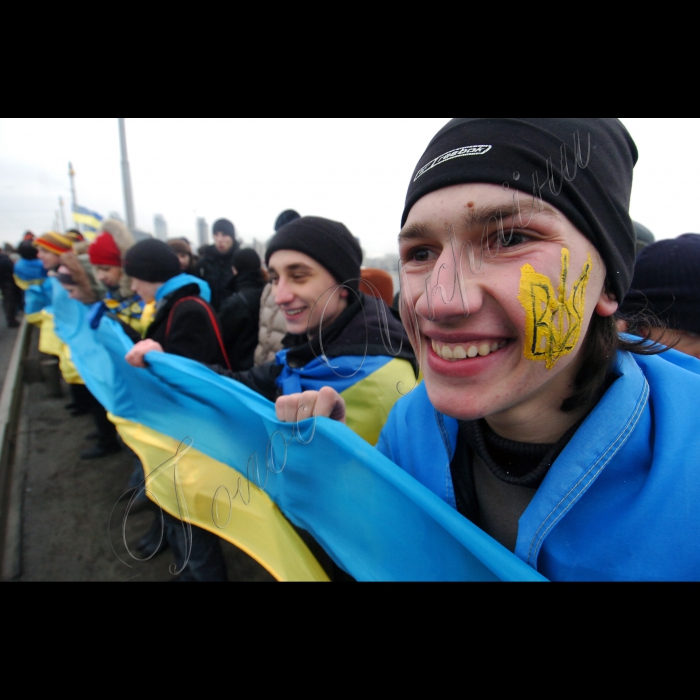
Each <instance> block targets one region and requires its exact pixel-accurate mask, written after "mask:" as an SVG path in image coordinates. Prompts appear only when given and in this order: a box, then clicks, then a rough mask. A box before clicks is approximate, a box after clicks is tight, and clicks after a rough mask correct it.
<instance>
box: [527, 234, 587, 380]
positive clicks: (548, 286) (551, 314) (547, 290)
mask: <svg viewBox="0 0 700 700" xmlns="http://www.w3.org/2000/svg"><path fill="white" fill-rule="evenodd" d="M592 268H593V263H592V262H591V256H590V254H589V255H588V256H587V260H586V262H585V264H584V266H583V270H582V272H581V275H580V277H579V278H578V279H577V280H576V282H574V284H573V286H572V288H571V293H570V294H569V298H568V299H567V298H566V279H567V277H568V274H569V251H568V250H567V249H566V248H562V251H561V279H560V280H559V288H558V289H557V290H556V291H555V289H554V285H553V284H552V283H551V281H550V279H549V277H547V276H546V275H543V274H540V273H539V272H535V270H534V268H533V267H532V266H531V265H524V266H523V267H522V269H521V276H520V294H519V295H518V300H519V301H520V303H521V304H522V306H523V309H525V316H526V321H525V347H524V348H523V353H524V355H525V357H526V358H527V359H528V360H535V361H544V362H545V363H546V367H547V369H552V367H554V365H555V363H556V362H557V360H559V358H560V357H563V356H564V355H568V354H569V353H570V352H571V351H572V350H573V349H574V347H576V343H577V342H578V339H579V335H580V334H581V325H582V322H583V311H584V308H585V305H586V285H587V284H588V280H589V278H590V275H591V270H592Z"/></svg>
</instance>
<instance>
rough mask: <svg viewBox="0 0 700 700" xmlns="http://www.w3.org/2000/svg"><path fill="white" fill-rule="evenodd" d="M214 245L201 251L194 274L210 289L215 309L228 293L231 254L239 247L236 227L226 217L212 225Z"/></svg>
mask: <svg viewBox="0 0 700 700" xmlns="http://www.w3.org/2000/svg"><path fill="white" fill-rule="evenodd" d="M212 233H213V235H214V245H211V246H207V247H205V248H204V249H203V250H202V251H201V257H200V259H199V260H198V261H197V263H196V266H195V269H196V274H197V275H198V276H199V277H201V278H202V279H203V280H205V281H206V282H207V284H208V285H209V288H210V289H211V305H212V306H213V307H214V309H215V310H216V311H218V310H219V309H220V308H221V304H222V303H223V301H224V299H226V297H227V296H228V295H229V293H230V292H229V290H228V287H229V284H230V282H231V279H232V278H233V272H232V270H231V268H232V267H233V256H234V255H235V253H236V251H238V250H239V249H240V247H241V244H240V242H239V241H238V240H236V227H235V226H234V225H233V224H232V223H231V222H230V221H229V220H228V219H218V220H217V221H215V222H214V224H213V226H212Z"/></svg>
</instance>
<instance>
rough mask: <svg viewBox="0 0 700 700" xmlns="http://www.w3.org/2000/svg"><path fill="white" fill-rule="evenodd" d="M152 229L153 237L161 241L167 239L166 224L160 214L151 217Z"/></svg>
mask: <svg viewBox="0 0 700 700" xmlns="http://www.w3.org/2000/svg"><path fill="white" fill-rule="evenodd" d="M153 230H154V231H155V237H156V238H158V239H160V240H161V241H167V240H168V224H167V223H166V221H165V219H164V218H163V215H162V214H156V215H155V216H154V217H153Z"/></svg>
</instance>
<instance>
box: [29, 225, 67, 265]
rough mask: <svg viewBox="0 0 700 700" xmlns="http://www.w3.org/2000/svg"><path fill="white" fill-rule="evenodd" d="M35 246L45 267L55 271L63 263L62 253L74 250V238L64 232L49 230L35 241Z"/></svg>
mask: <svg viewBox="0 0 700 700" xmlns="http://www.w3.org/2000/svg"><path fill="white" fill-rule="evenodd" d="M34 247H35V248H36V249H37V257H38V258H39V260H41V262H42V264H43V265H44V268H46V269H47V270H49V271H51V270H53V271H55V270H57V269H58V266H59V265H60V264H61V259H60V258H61V255H63V254H64V253H68V252H70V251H71V250H73V239H72V238H70V237H69V236H66V235H65V234H63V233H57V232H56V231H49V232H48V233H44V234H42V235H41V236H39V238H37V239H36V240H35V241H34Z"/></svg>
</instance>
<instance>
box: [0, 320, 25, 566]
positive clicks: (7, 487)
mask: <svg viewBox="0 0 700 700" xmlns="http://www.w3.org/2000/svg"><path fill="white" fill-rule="evenodd" d="M31 335H32V326H30V325H29V324H27V322H26V321H22V325H21V327H20V329H19V332H18V334H17V338H16V340H15V346H14V348H13V350H12V356H11V358H10V364H9V366H8V368H7V373H6V375H5V381H4V384H3V387H2V395H0V548H1V550H0V563H2V579H3V580H7V579H12V578H16V577H17V576H19V544H20V543H19V537H18V533H19V518H20V512H19V511H20V503H19V502H17V498H16V496H17V484H14V483H13V479H12V466H13V461H14V460H13V458H14V454H15V446H16V440H17V423H18V421H19V414H20V402H21V398H22V388H23V381H22V379H23V366H24V365H23V359H24V357H25V355H26V354H27V347H28V344H29V340H30V338H31ZM19 495H20V497H21V492H20V494H19Z"/></svg>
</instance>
